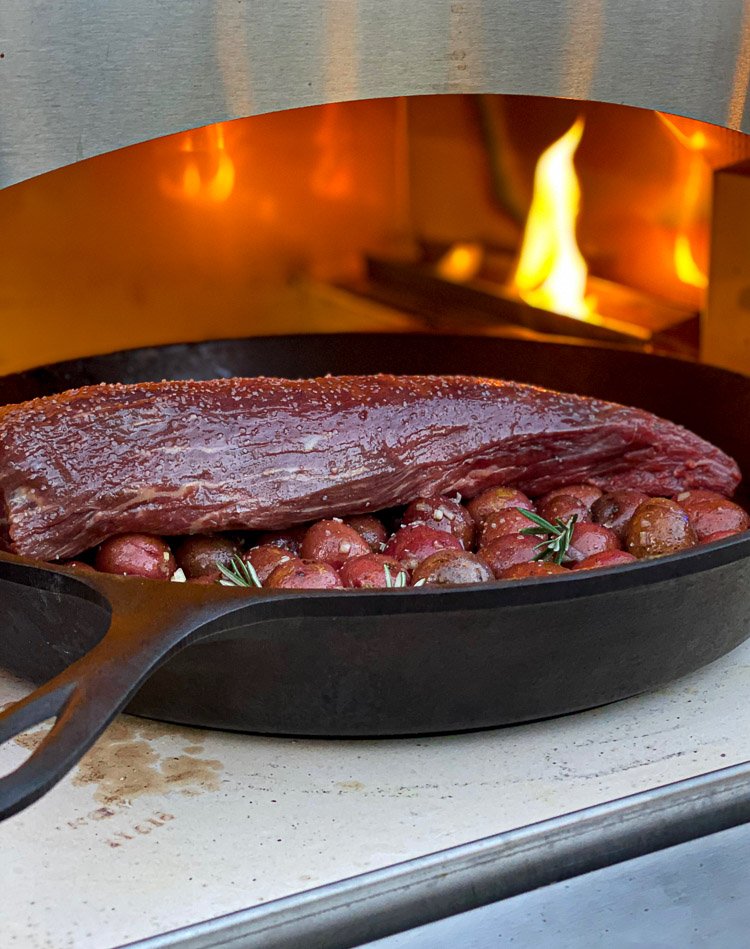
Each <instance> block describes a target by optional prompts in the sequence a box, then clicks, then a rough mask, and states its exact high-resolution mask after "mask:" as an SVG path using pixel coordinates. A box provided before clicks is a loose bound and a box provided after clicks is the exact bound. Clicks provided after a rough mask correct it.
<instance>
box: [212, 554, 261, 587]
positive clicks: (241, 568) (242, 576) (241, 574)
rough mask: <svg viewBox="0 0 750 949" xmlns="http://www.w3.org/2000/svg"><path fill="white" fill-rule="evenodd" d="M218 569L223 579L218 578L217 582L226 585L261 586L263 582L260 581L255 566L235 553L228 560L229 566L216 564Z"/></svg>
mask: <svg viewBox="0 0 750 949" xmlns="http://www.w3.org/2000/svg"><path fill="white" fill-rule="evenodd" d="M218 567H219V571H220V573H221V574H222V576H223V577H224V579H223V580H219V583H223V584H225V585H226V586H233V587H261V586H263V584H262V583H261V582H260V578H259V577H258V574H257V573H256V571H255V567H254V566H253V565H252V564H251V563H247V561H245V560H243V559H242V558H241V557H238V556H237V555H236V554H235V556H234V557H232V559H231V560H230V561H229V566H226V565H225V564H223V563H220V564H218Z"/></svg>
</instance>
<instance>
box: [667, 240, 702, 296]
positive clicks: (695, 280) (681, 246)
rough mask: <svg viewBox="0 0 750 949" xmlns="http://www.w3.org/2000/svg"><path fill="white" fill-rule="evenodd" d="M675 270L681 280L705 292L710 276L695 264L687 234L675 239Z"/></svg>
mask: <svg viewBox="0 0 750 949" xmlns="http://www.w3.org/2000/svg"><path fill="white" fill-rule="evenodd" d="M674 269H675V272H676V273H677V276H678V277H679V278H680V280H681V281H682V282H683V283H686V284H687V285H688V286H689V287H697V288H698V289H699V290H705V289H706V287H707V286H708V276H707V274H705V273H704V272H703V271H702V270H701V268H700V267H699V266H698V264H697V263H696V262H695V257H693V248H692V247H691V246H690V239H689V238H688V236H687V234H682V233H680V234H678V235H677V237H675V239H674Z"/></svg>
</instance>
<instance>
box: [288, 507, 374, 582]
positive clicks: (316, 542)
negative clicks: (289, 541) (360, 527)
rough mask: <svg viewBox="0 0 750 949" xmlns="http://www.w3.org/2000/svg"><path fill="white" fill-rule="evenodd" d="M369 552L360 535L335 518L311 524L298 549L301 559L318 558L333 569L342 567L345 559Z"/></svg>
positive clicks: (368, 546) (368, 547)
mask: <svg viewBox="0 0 750 949" xmlns="http://www.w3.org/2000/svg"><path fill="white" fill-rule="evenodd" d="M369 553H371V550H370V545H369V544H368V543H367V541H366V540H365V539H364V538H363V537H362V535H361V534H358V533H357V531H355V530H354V528H353V527H349V525H348V524H344V522H343V521H339V520H336V519H335V518H331V519H329V520H325V521H317V522H316V523H315V524H312V525H311V526H310V527H309V528H308V530H307V533H306V534H305V539H304V540H303V541H302V549H301V550H300V554H301V556H302V559H303V560H318V561H320V562H321V563H327V564H330V565H331V566H332V567H333V568H334V569H335V570H338V569H340V568H341V567H343V566H344V564H345V563H346V561H347V560H352V559H354V557H363V556H364V555H365V554H369Z"/></svg>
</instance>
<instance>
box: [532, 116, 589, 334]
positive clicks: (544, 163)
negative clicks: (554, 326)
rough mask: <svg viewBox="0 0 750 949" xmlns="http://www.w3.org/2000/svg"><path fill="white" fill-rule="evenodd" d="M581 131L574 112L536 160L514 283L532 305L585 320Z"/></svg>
mask: <svg viewBox="0 0 750 949" xmlns="http://www.w3.org/2000/svg"><path fill="white" fill-rule="evenodd" d="M582 135H583V119H582V118H581V117H579V118H577V119H576V121H575V122H574V123H573V125H572V126H571V127H570V128H569V129H568V131H567V132H566V133H565V134H564V135H563V136H562V138H559V139H558V140H557V141H556V142H554V143H553V144H552V145H550V147H549V148H548V149H547V150H546V151H545V152H544V153H543V154H542V156H541V158H540V159H539V161H538V162H537V166H536V171H535V173H534V194H533V198H532V202H531V209H530V210H529V216H528V218H527V219H526V228H525V230H524V235H523V241H522V243H521V253H520V255H519V258H518V263H517V264H516V271H515V274H514V276H513V288H514V289H515V290H516V292H517V293H518V295H519V296H520V297H521V299H522V300H525V301H526V302H527V303H529V304H531V305H532V306H535V307H539V308H541V309H545V310H551V311H553V312H555V313H561V314H564V315H565V316H575V317H578V318H579V319H586V318H587V317H589V316H591V314H592V313H593V301H592V300H590V299H587V298H586V279H587V275H588V268H587V266H586V261H585V260H584V259H583V256H582V255H581V252H580V250H579V249H578V244H577V242H576V234H575V228H576V220H577V218H578V208H579V204H580V199H581V189H580V186H579V184H578V178H577V176H576V172H575V168H574V167H573V156H574V155H575V152H576V149H577V148H578V144H579V142H580V141H581V136H582Z"/></svg>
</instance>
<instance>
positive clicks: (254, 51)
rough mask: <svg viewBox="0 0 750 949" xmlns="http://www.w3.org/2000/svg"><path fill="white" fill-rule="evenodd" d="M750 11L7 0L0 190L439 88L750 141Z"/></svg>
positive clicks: (638, 0)
mask: <svg viewBox="0 0 750 949" xmlns="http://www.w3.org/2000/svg"><path fill="white" fill-rule="evenodd" d="M749 76H750V7H748V4H747V3H746V2H744V0H661V2H659V3H648V2H645V0H524V2H523V3H519V2H518V0H484V2H482V0H410V2H409V3H404V2H403V0H274V2H272V3H271V2H268V0H239V2H237V0H231V2H228V0H218V2H217V0H180V2H179V3H176V2H172V3H154V2H152V0H128V2H127V3H126V2H112V3H100V2H98V0H69V2H66V3H60V4H50V3H49V2H47V0H4V2H3V4H2V9H1V10H0V89H2V95H1V96H0V186H7V185H9V184H12V183H14V182H16V181H21V180H23V179H24V178H28V177H31V176H32V175H37V174H40V173H41V172H44V171H49V170H50V169H53V168H58V167H60V166H62V165H66V164H70V163H72V162H75V161H78V160H80V159H83V158H87V157H90V156H92V155H97V154H100V153H102V152H107V151H111V150H113V149H116V148H120V147H122V146H124V145H130V144H132V143H134V142H141V141H145V140H147V139H151V138H154V137H157V136H161V135H165V134H167V133H170V132H175V131H179V130H182V129H187V128H195V127H197V126H202V125H205V124H208V123H210V122H217V121H224V120H228V119H233V118H237V117H239V116H246V115H252V114H259V113H263V112H271V111H276V110H280V109H288V108H293V107H297V106H305V105H313V104H319V103H323V102H337V101H341V100H349V99H368V98H375V97H384V96H395V95H419V94H430V93H444V92H498V93H512V94H527V95H544V96H558V97H564V98H574V99H593V100H599V101H603V102H620V103H625V104H629V105H636V106H642V107H646V108H651V109H660V110H663V111H666V112H672V113H676V114H680V115H688V116H692V117H694V118H699V119H703V120H705V121H708V122H713V123H716V124H719V125H726V126H728V127H731V128H738V129H743V130H745V131H750V112H749V110H748V103H747V86H748V77H749Z"/></svg>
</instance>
